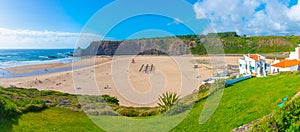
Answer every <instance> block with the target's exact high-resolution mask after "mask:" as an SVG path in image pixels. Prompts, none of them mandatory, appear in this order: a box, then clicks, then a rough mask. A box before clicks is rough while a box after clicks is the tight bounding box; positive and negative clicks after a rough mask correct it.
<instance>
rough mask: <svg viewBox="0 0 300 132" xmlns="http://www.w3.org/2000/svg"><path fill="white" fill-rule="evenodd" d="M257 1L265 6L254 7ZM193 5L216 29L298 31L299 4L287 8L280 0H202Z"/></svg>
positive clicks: (255, 32) (272, 32)
mask: <svg viewBox="0 0 300 132" xmlns="http://www.w3.org/2000/svg"><path fill="white" fill-rule="evenodd" d="M261 5H265V7H264V8H261V9H260V10H258V11H256V9H257V8H259V7H261ZM195 9H199V10H201V11H203V13H204V14H205V16H206V17H207V18H208V19H210V21H211V22H212V26H213V27H214V28H215V29H216V31H217V32H224V31H237V32H238V33H239V34H248V35H261V34H262V35H283V34H295V33H298V34H299V31H300V25H299V23H297V22H299V21H300V5H299V4H298V5H295V6H293V7H291V8H290V9H289V8H288V6H287V4H286V3H283V2H281V1H280V0H226V1H224V0H203V1H201V2H197V3H195V4H194V10H195ZM198 17H199V16H198V15H197V13H196V18H198ZM295 29H297V30H295Z"/></svg>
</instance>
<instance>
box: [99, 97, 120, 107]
mask: <svg viewBox="0 0 300 132" xmlns="http://www.w3.org/2000/svg"><path fill="white" fill-rule="evenodd" d="M102 97H103V99H104V100H105V102H106V103H108V104H115V105H119V100H118V99H117V98H116V97H111V96H109V95H106V94H105V95H102Z"/></svg>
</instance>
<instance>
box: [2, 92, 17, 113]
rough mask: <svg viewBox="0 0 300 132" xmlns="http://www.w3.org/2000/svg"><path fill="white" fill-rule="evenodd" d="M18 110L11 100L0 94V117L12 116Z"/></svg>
mask: <svg viewBox="0 0 300 132" xmlns="http://www.w3.org/2000/svg"><path fill="white" fill-rule="evenodd" d="M20 112H21V111H20V110H19V109H18V106H17V105H16V104H15V103H14V102H13V101H11V100H10V99H8V98H6V97H3V96H1V95H0V117H8V116H13V115H15V114H18V113H20Z"/></svg>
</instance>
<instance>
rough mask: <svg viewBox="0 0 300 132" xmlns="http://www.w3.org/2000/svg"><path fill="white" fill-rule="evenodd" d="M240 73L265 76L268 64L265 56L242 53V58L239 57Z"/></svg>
mask: <svg viewBox="0 0 300 132" xmlns="http://www.w3.org/2000/svg"><path fill="white" fill-rule="evenodd" d="M239 70H240V74H243V75H252V74H255V75H257V76H266V75H267V71H268V64H267V63H266V57H265V56H262V55H259V54H248V55H244V58H241V59H239Z"/></svg>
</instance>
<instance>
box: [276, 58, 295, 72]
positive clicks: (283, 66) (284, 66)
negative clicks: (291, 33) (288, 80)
mask: <svg viewBox="0 0 300 132" xmlns="http://www.w3.org/2000/svg"><path fill="white" fill-rule="evenodd" d="M299 64H300V63H299V61H298V60H296V59H293V60H283V61H280V62H278V63H276V62H275V63H274V64H272V65H271V71H272V73H274V72H284V71H297V70H298V67H299Z"/></svg>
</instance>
